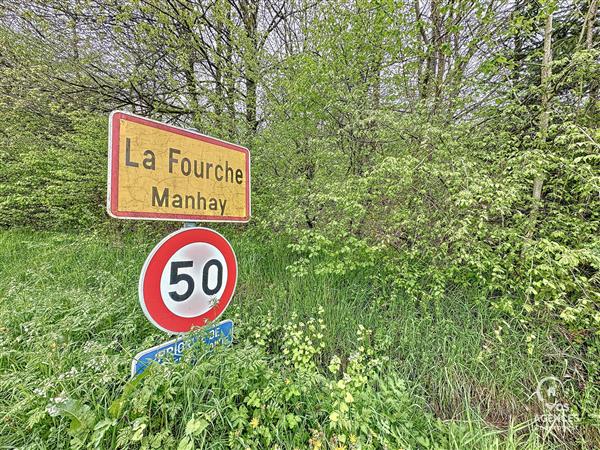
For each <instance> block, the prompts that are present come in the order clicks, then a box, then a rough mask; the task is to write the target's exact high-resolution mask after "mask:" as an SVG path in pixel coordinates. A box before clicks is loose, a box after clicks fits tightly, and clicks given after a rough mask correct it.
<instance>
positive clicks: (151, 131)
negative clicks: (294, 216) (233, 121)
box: [107, 111, 250, 222]
mask: <svg viewBox="0 0 600 450" xmlns="http://www.w3.org/2000/svg"><path fill="white" fill-rule="evenodd" d="M109 124H110V128H109V143H108V160H109V161H108V196H107V197H108V200H107V209H108V212H109V214H110V215H111V216H113V217H116V218H121V219H162V220H181V221H190V222H193V221H210V222H247V221H248V220H249V219H250V152H249V151H248V149H247V148H245V147H241V146H239V145H235V144H230V143H229V142H225V141H221V140H219V139H215V138H212V137H209V136H204V135H202V134H200V133H196V132H195V131H190V130H184V129H182V128H178V127H174V126H171V125H167V124H164V123H161V122H156V121H154V120H150V119H145V118H143V117H139V116H136V115H133V114H129V113H125V112H121V111H114V112H113V113H111V115H110V119H109Z"/></svg>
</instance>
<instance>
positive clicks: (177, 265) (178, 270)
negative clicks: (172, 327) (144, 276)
mask: <svg viewBox="0 0 600 450" xmlns="http://www.w3.org/2000/svg"><path fill="white" fill-rule="evenodd" d="M226 279H227V264H226V262H225V257H224V256H223V254H222V253H221V252H220V251H219V250H218V249H217V248H216V247H215V246H213V245H210V244H207V243H205V242H194V243H192V244H188V245H186V246H185V247H182V248H180V249H179V250H177V251H176V252H175V253H174V254H173V256H171V258H169V261H168V262H167V264H166V265H165V268H164V270H163V272H162V276H161V278H160V293H161V295H162V298H163V299H164V302H165V306H166V307H167V308H168V309H169V311H171V312H172V313H173V314H176V315H177V316H180V317H196V316H199V315H201V314H204V313H205V312H207V311H208V310H209V309H211V308H212V307H213V306H214V305H215V303H216V301H218V299H219V298H220V297H221V295H223V291H224V290H225V282H224V281H225V280H226Z"/></svg>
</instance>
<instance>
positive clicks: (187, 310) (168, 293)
mask: <svg viewBox="0 0 600 450" xmlns="http://www.w3.org/2000/svg"><path fill="white" fill-rule="evenodd" d="M236 282H237V261H236V258H235V254H234V253H233V249H232V248H231V245H230V244H229V242H228V241H227V240H226V239H225V238H224V237H223V236H221V235H220V234H219V233H217V232H215V231H212V230H209V229H208V228H184V229H181V230H178V231H176V232H174V233H172V234H170V235H169V236H167V237H166V238H164V239H163V240H162V241H161V242H160V243H159V244H158V245H157V246H156V247H154V249H153V250H152V251H151V252H150V254H149V255H148V258H146V262H145V263H144V267H143V268H142V273H141V275H140V283H139V297H140V305H141V306H142V309H143V311H144V314H145V315H146V317H147V318H148V320H150V322H152V323H153V324H154V325H155V326H156V327H158V328H160V329H161V330H163V331H165V332H168V333H186V332H188V331H190V330H191V329H192V327H200V326H204V325H205V324H206V323H207V322H208V321H213V320H216V319H217V318H219V316H221V314H223V311H225V308H227V306H228V305H229V302H230V301H231V298H232V297H233V293H234V291H235V285H236Z"/></svg>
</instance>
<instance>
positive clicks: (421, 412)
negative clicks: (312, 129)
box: [0, 231, 556, 449]
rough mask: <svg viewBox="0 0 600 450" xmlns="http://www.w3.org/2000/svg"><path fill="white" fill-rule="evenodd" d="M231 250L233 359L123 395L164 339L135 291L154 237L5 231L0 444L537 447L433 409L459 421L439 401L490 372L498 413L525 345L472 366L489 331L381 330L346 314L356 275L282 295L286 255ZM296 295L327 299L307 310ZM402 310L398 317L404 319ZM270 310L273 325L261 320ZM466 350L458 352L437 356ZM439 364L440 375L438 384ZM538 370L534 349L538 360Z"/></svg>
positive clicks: (519, 376) (168, 373) (390, 326)
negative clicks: (236, 266)
mask: <svg viewBox="0 0 600 450" xmlns="http://www.w3.org/2000/svg"><path fill="white" fill-rule="evenodd" d="M159 237H160V236H159V235H158V233H157V235H156V236H154V237H153V239H154V240H158V239H159ZM234 238H235V240H236V245H235V247H236V248H239V252H238V256H239V259H240V264H241V266H240V267H242V268H243V267H246V268H247V270H242V279H241V280H240V286H239V288H238V293H237V294H236V302H235V306H234V309H233V311H234V312H235V316H234V317H233V319H234V322H235V331H234V333H235V342H234V345H233V346H232V347H227V348H220V349H218V350H217V351H216V352H214V353H212V354H210V355H209V354H206V352H204V351H203V349H202V348H197V349H196V350H195V351H194V352H193V353H189V354H188V356H187V358H186V359H185V360H184V361H183V362H181V363H180V364H171V363H167V364H165V365H163V366H154V367H152V368H151V369H149V370H147V371H146V372H144V374H143V375H142V376H139V377H137V378H135V379H132V380H130V379H129V370H130V363H131V358H132V357H133V355H135V354H136V353H137V352H138V351H140V350H141V349H143V348H147V347H150V346H152V345H156V344H157V343H159V342H162V341H164V340H166V336H165V335H164V334H163V333H160V332H158V331H157V330H155V329H154V328H153V327H152V325H150V324H149V323H148V322H147V321H146V320H145V318H144V316H143V314H141V312H140V310H139V306H138V304H137V299H136V295H135V291H134V290H132V289H131V286H132V285H134V284H135V280H136V278H137V276H138V272H139V267H140V265H141V264H142V262H143V259H144V257H145V254H146V253H147V251H148V250H149V248H150V247H151V246H152V245H153V242H149V241H148V235H147V234H146V233H142V232H139V233H136V234H132V235H130V236H128V237H126V238H123V237H119V235H115V236H108V237H102V236H99V235H91V236H88V237H84V236H83V235H67V234H50V233H41V234H40V233H38V234H34V233H18V232H14V231H11V232H3V233H2V234H1V235H0V243H1V245H0V249H1V251H0V261H1V262H2V264H1V265H0V280H1V281H0V283H1V284H0V288H2V292H3V297H2V302H1V305H2V307H1V308H0V324H1V326H2V334H1V340H0V367H1V368H2V371H1V375H0V391H1V392H2V395H1V400H0V410H1V411H2V416H3V418H4V419H3V422H2V425H0V427H1V428H0V445H5V446H9V447H28V446H29V447H31V446H33V447H39V448H53V449H58V448H102V449H105V448H166V449H168V448H173V449H176V448H192V447H193V448H209V447H210V448H273V447H277V446H279V447H280V448H282V449H285V448H317V449H319V448H320V449H326V448H339V447H342V448H343V447H345V448H347V449H350V448H365V449H366V448H382V447H383V446H388V447H394V448H440V449H441V448H445V449H446V448H457V449H458V448H482V447H484V448H487V447H490V448H494V447H502V448H539V445H538V444H536V443H537V440H538V438H537V437H536V433H535V432H534V433H532V434H530V433H528V434H527V435H525V436H521V437H517V436H516V435H511V436H507V437H504V436H503V435H502V434H501V433H500V432H499V431H497V430H494V429H491V428H489V427H487V426H486V425H484V423H483V421H482V420H481V419H479V418H477V417H476V416H474V417H473V418H472V419H471V420H469V421H468V422H453V421H445V420H440V419H437V418H435V417H434V416H433V414H432V412H431V410H430V408H429V407H428V406H427V403H426V401H427V402H430V404H432V405H436V404H437V405H439V407H442V405H448V406H449V407H450V410H458V409H462V408H464V407H465V405H464V404H463V405H461V404H460V403H459V404H458V405H455V404H451V402H450V401H449V400H448V399H442V398H437V399H436V397H438V396H439V395H449V396H450V398H452V396H460V397H461V398H462V394H459V392H458V390H460V389H461V387H462V386H465V385H468V384H470V383H476V382H477V381H476V380H475V379H469V375H468V373H473V372H476V371H478V370H480V371H481V372H482V373H483V374H490V369H491V368H493V370H494V371H495V373H496V375H495V376H492V377H491V378H490V380H489V383H488V382H487V381H486V382H485V383H484V382H483V381H482V384H486V385H487V386H494V389H496V390H497V392H496V396H497V398H496V399H497V400H500V399H501V398H502V397H503V395H504V394H502V393H501V392H499V391H501V387H500V383H501V382H502V381H503V379H504V382H506V383H507V385H508V389H509V390H511V391H514V390H515V389H517V390H518V388H517V386H518V385H519V383H523V380H524V379H525V377H526V376H527V375H526V374H527V371H528V370H529V369H526V368H524V367H523V368H520V369H517V368H516V367H515V364H514V363H512V362H511V361H512V360H514V359H516V358H517V355H518V354H519V355H520V354H521V353H506V354H505V356H503V357H502V359H501V360H500V361H497V360H496V359H495V356H496V355H498V354H501V353H502V351H504V352H512V351H515V352H516V351H517V350H513V349H518V348H519V345H518V344H517V341H515V340H514V339H518V335H516V334H514V333H512V334H511V332H510V330H507V332H505V333H503V339H504V343H498V344H497V345H496V344H495V343H494V341H493V339H494V338H493V334H492V336H488V337H487V338H486V339H488V341H487V347H488V349H489V353H485V354H484V355H483V356H482V357H481V358H479V357H478V355H477V353H476V352H475V351H474V349H477V348H479V346H480V345H481V344H480V343H479V342H471V340H472V339H476V338H477V337H479V336H480V335H481V326H482V324H481V323H473V324H470V323H469V322H468V320H470V319H468V317H472V314H469V315H466V316H465V317H460V314H459V313H458V312H457V311H455V312H454V313H453V314H444V315H446V316H448V317H450V316H454V317H456V318H457V319H456V320H457V321H458V322H457V324H456V330H455V331H451V330H453V326H454V325H452V323H451V322H450V319H447V321H446V322H443V321H438V322H437V323H436V325H435V326H433V324H432V323H431V322H429V321H428V319H425V322H423V323H420V322H418V320H419V313H418V311H417V310H415V311H412V312H411V311H410V310H404V311H401V310H397V309H396V310H394V309H392V310H390V312H389V316H387V313H386V309H389V308H390V307H389V306H387V307H382V306H381V305H382V304H383V301H382V303H380V306H379V307H377V308H376V309H374V310H373V311H372V312H371V311H370V310H369V309H365V308H364V306H362V305H364V302H363V301H360V302H357V304H356V305H355V306H353V304H354V302H355V300H353V299H352V295H356V286H353V285H352V279H351V278H348V276H344V277H342V278H341V279H340V277H339V276H338V277H336V279H337V280H339V281H337V282H336V284H331V283H332V281H327V278H320V279H315V280H313V281H311V282H310V283H309V284H308V285H306V277H302V278H294V279H291V280H286V278H285V277H284V276H282V275H284V274H285V264H283V265H281V266H280V265H278V264H277V263H276V262H277V259H278V258H281V259H283V258H287V259H291V255H289V254H287V253H286V252H285V243H280V244H277V245H272V246H264V244H263V245H261V246H260V247H259V246H257V244H256V240H254V239H248V238H240V237H239V236H234ZM240 239H241V240H240ZM260 249H262V250H260ZM282 251H283V252H284V253H283V254H282V253H281V252H282ZM257 257H260V259H259V260H258V261H259V262H258V263H256V261H255V263H254V264H252V261H253V260H255V259H256V258H257ZM323 276H325V277H326V276H327V275H323ZM288 283H292V284H291V285H290V284H288ZM303 286H305V287H304V289H306V290H307V292H315V291H317V290H320V291H321V292H323V291H325V292H329V293H330V294H333V295H334V297H333V298H327V297H323V299H322V305H314V304H311V302H310V297H309V296H308V295H305V294H304V293H303V292H302V289H303ZM286 290H289V292H290V294H289V295H286V294H283V292H285V291H286ZM269 293H271V294H272V297H269V298H267V297H264V296H265V295H268V294H269ZM258 295H263V298H262V299H259V298H258V297H257V296H258ZM297 295H298V296H297ZM370 298H372V296H370ZM32 299H35V307H32V306H31V305H32V303H31V301H32ZM397 300H398V299H396V301H391V302H390V305H396V307H399V306H402V304H403V303H402V302H399V301H397ZM461 303H462V302H456V305H455V306H457V305H460V304H461ZM339 306H342V308H341V309H336V308H337V307H339ZM265 307H267V308H268V309H269V310H270V311H271V314H270V315H268V314H264V315H262V314H261V313H260V308H265ZM482 312H483V313H485V311H484V310H483V311H482ZM357 318H358V319H357ZM486 320H488V319H486ZM459 322H460V323H459ZM461 338H462V339H464V340H463V341H462V342H461V343H460V344H459V345H458V347H456V348H455V349H454V350H452V349H450V348H446V349H444V347H445V346H447V345H448V340H449V339H452V340H455V341H456V340H459V339H461ZM465 338H466V339H465ZM436 339H437V340H438V341H436ZM505 343H510V345H509V346H508V348H506V349H505V350H502V349H503V348H505V347H506V344H505ZM418 345H422V347H418ZM438 345H441V347H438ZM465 348H468V349H469V351H468V352H465V351H464V350H465ZM522 351H523V352H524V351H525V349H522ZM440 354H443V355H445V356H444V358H445V363H444V364H445V365H446V367H447V369H446V371H443V370H438V371H432V367H437V364H438V363H439V361H440V360H439V358H440ZM453 354H454V356H452V355H453ZM537 355H538V347H536V349H535V352H534V353H533V354H532V355H530V356H529V358H537ZM460 358H462V359H460ZM533 360H534V359H530V361H533ZM404 361H406V362H404ZM480 361H481V362H480ZM502 361H506V365H507V366H506V367H507V368H509V372H508V373H504V372H503V370H504V369H503V368H502V367H501V365H502ZM465 365H466V366H467V367H468V370H464V369H462V368H464V367H465ZM461 370H463V372H460V371H461ZM536 370H539V367H538V369H536ZM553 370H556V367H555V368H554V369H553ZM415 371H416V372H417V373H418V376H417V377H415V378H413V377H414V374H415ZM436 372H437V375H436ZM511 372H512V373H511ZM411 374H412V375H411ZM499 374H503V375H502V378H501V377H500V375H499ZM435 376H439V379H438V381H434V380H433V378H432V377H435ZM488 376H489V375H488ZM509 376H510V377H512V378H513V379H509ZM478 377H479V376H478ZM449 381H450V383H451V384H450V385H449ZM532 383H533V385H534V382H532ZM530 384H531V383H530ZM533 389H534V387H532V386H529V387H528V388H527V389H526V392H527V395H524V396H523V399H522V401H523V402H525V403H527V402H529V400H527V399H526V397H527V396H528V395H529V393H530V392H531V390H533ZM483 393H484V391H483V390H482V391H481V393H480V395H483ZM465 398H466V397H465ZM473 400H474V399H473ZM459 401H463V400H459ZM487 401H489V400H487ZM473 406H474V407H475V404H474V405H473ZM482 406H483V405H482ZM469 408H470V407H469ZM436 409H437V407H436ZM524 419H525V418H524ZM525 426H526V425H521V426H520V427H525ZM507 428H508V429H510V430H513V428H512V425H510V426H508V427H507ZM517 429H519V427H516V428H514V431H515V432H516V430H517Z"/></svg>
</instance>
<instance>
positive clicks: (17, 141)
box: [0, 113, 107, 229]
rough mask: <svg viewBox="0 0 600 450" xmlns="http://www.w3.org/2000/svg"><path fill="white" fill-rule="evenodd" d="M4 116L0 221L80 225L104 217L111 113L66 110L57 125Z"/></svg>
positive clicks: (2, 223)
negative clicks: (108, 122) (94, 113)
mask: <svg viewBox="0 0 600 450" xmlns="http://www.w3.org/2000/svg"><path fill="white" fill-rule="evenodd" d="M1 117H5V118H6V122H8V123H6V122H5V125H8V126H6V128H5V129H4V133H3V135H2V136H1V137H0V227H3V228H4V227H8V226H13V227H36V228H50V229H52V228H56V229H58V228H65V227H67V228H81V227H89V226H93V225H94V224H97V223H98V222H100V221H102V220H104V218H105V214H104V203H105V196H106V187H105V183H106V166H107V161H106V147H107V132H106V123H107V120H106V118H105V117H101V116H98V115H92V114H81V113H72V114H66V115H63V116H62V117H61V118H62V119H63V121H64V123H63V121H61V122H60V123H56V124H55V126H56V127H58V129H50V130H45V129H44V128H43V127H42V126H37V127H31V125H32V122H31V119H28V118H26V117H11V118H7V117H6V116H4V115H1ZM26 127H28V128H29V129H27V128H26ZM65 128H66V130H65Z"/></svg>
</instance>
